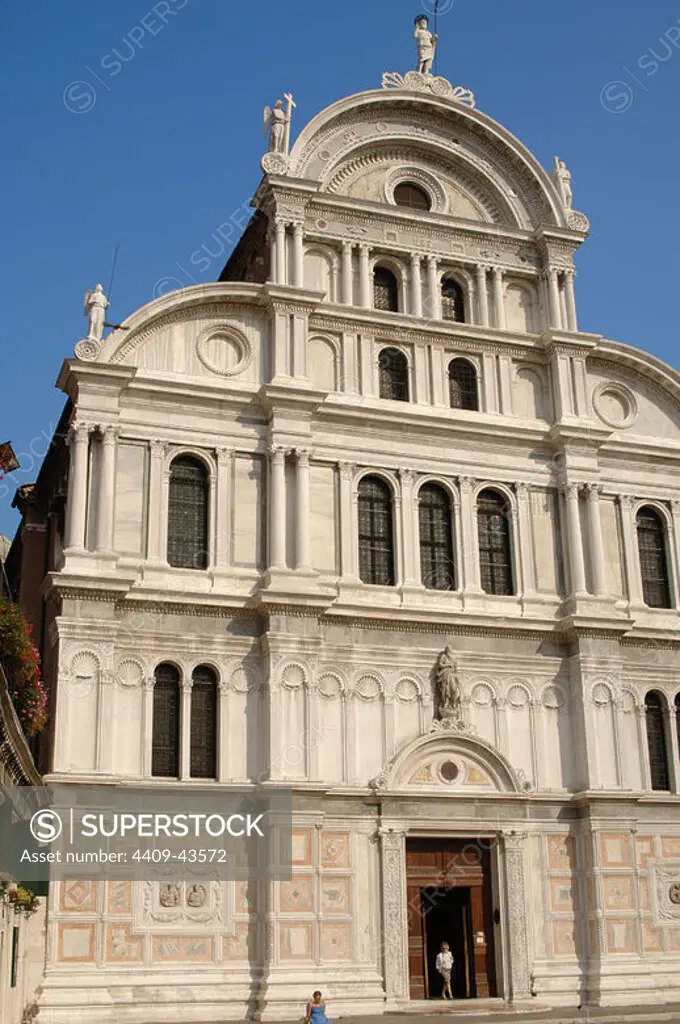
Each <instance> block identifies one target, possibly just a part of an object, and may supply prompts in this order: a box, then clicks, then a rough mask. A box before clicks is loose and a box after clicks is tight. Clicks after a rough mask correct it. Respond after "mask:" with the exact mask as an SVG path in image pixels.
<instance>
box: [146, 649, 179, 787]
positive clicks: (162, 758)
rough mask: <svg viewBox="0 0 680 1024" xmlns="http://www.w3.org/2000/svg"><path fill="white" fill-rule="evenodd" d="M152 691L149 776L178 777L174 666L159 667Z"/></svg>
mask: <svg viewBox="0 0 680 1024" xmlns="http://www.w3.org/2000/svg"><path fill="white" fill-rule="evenodd" d="M154 675H155V680H156V681H155V684H154V688H153V740H152V745H151V774H152V775H159V776H162V777H163V778H170V779H177V778H179V721H180V688H179V672H178V671H177V669H176V668H175V666H174V665H159V666H158V668H157V669H156V671H155V673H154Z"/></svg>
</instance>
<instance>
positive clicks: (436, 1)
mask: <svg viewBox="0 0 680 1024" xmlns="http://www.w3.org/2000/svg"><path fill="white" fill-rule="evenodd" d="M438 27H439V0H434V35H435V44H434V73H435V75H436V74H437V57H438V53H437V51H438V50H439V40H438V39H437V36H438V34H439V33H438V31H437V29H438Z"/></svg>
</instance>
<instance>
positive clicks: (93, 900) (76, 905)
mask: <svg viewBox="0 0 680 1024" xmlns="http://www.w3.org/2000/svg"><path fill="white" fill-rule="evenodd" d="M60 897H61V898H60V901H59V909H60V910H61V911H63V912H64V913H71V914H73V913H86V914H92V913H94V911H96V909H97V884H96V882H90V881H79V880H77V879H73V880H71V879H69V880H67V881H64V882H62V883H61V886H60Z"/></svg>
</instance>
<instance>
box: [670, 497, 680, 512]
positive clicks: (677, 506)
mask: <svg viewBox="0 0 680 1024" xmlns="http://www.w3.org/2000/svg"><path fill="white" fill-rule="evenodd" d="M670 506H671V512H672V513H673V515H674V516H677V515H679V514H680V498H671V500H670Z"/></svg>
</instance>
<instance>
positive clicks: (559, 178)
mask: <svg viewBox="0 0 680 1024" xmlns="http://www.w3.org/2000/svg"><path fill="white" fill-rule="evenodd" d="M550 177H551V179H552V181H553V183H554V184H555V186H556V187H557V191H558V192H559V194H560V199H561V200H562V205H563V206H564V208H565V210H571V207H572V201H573V198H574V193H573V192H572V188H571V171H570V170H569V168H568V167H567V165H566V164H565V162H564V160H560V158H559V157H558V156H556V157H555V162H554V166H553V169H552V171H551V172H550Z"/></svg>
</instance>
